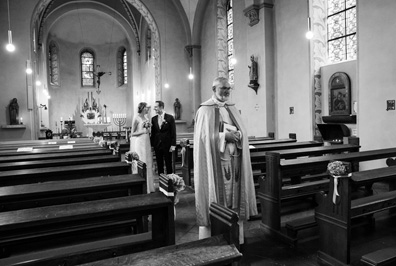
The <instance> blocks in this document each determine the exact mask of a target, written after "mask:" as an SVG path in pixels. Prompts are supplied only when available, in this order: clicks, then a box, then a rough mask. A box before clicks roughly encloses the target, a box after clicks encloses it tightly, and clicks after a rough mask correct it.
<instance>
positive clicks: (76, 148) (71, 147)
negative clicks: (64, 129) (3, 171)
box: [0, 144, 106, 157]
mask: <svg viewBox="0 0 396 266" xmlns="http://www.w3.org/2000/svg"><path fill="white" fill-rule="evenodd" d="M105 149H106V148H104V147H101V146H99V145H94V146H91V145H90V146H74V145H72V144H70V145H62V146H60V148H59V147H53V148H47V149H33V150H31V151H18V150H5V151H0V156H1V157H2V156H20V155H29V154H48V153H65V152H79V151H92V150H105Z"/></svg>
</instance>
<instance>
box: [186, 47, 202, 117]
mask: <svg viewBox="0 0 396 266" xmlns="http://www.w3.org/2000/svg"><path fill="white" fill-rule="evenodd" d="M186 51H187V52H188V55H189V57H190V67H191V71H192V73H193V74H194V79H192V80H191V82H190V83H189V85H190V86H189V91H190V95H192V96H193V97H192V102H191V103H192V104H191V109H190V112H191V117H192V119H194V117H195V112H196V111H197V109H198V107H199V105H200V104H201V93H200V92H201V79H200V77H201V46H200V45H187V46H186ZM192 119H191V121H187V123H191V122H192Z"/></svg>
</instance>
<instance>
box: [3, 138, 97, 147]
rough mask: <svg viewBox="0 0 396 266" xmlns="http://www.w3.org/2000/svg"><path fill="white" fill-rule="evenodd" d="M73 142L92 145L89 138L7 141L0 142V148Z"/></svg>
mask: <svg viewBox="0 0 396 266" xmlns="http://www.w3.org/2000/svg"><path fill="white" fill-rule="evenodd" d="M70 141H73V142H74V143H92V142H93V141H92V139H90V138H75V139H45V140H9V141H0V146H2V147H4V146H15V145H19V146H28V145H46V144H48V145H52V144H53V143H54V142H56V144H67V143H68V142H70Z"/></svg>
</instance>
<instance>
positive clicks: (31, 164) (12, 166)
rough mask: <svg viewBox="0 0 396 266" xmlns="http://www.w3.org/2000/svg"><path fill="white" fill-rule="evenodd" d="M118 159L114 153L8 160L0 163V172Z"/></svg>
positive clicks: (97, 162)
mask: <svg viewBox="0 0 396 266" xmlns="http://www.w3.org/2000/svg"><path fill="white" fill-rule="evenodd" d="M119 161H120V159H119V158H118V156H115V155H100V156H91V157H77V158H61V159H47V160H36V161H22V162H9V163H0V172H1V171H10V170H22V169H33V168H35V169H37V168H44V167H56V166H67V165H81V164H101V163H109V162H119Z"/></svg>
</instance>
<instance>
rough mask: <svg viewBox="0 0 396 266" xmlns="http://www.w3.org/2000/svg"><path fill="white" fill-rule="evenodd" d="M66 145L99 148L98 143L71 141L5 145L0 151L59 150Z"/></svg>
mask: <svg viewBox="0 0 396 266" xmlns="http://www.w3.org/2000/svg"><path fill="white" fill-rule="evenodd" d="M66 145H73V146H74V147H93V146H98V144H97V143H94V142H85V143H76V142H74V141H70V142H69V143H57V142H54V144H44V145H37V144H36V145H4V146H0V151H2V152H4V151H12V150H17V149H19V148H33V149H54V148H59V147H60V146H66Z"/></svg>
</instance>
